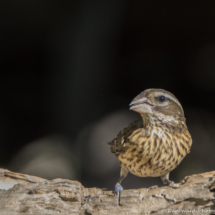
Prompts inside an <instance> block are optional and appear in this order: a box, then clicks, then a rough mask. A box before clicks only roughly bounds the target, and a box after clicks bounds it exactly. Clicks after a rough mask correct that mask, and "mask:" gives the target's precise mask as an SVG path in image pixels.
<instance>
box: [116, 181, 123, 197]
mask: <svg viewBox="0 0 215 215" xmlns="http://www.w3.org/2000/svg"><path fill="white" fill-rule="evenodd" d="M122 190H123V188H122V186H121V185H120V184H119V183H117V184H116V185H115V189H114V195H115V196H119V194H120V192H121V191H122Z"/></svg>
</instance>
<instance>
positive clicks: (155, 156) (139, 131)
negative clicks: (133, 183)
mask: <svg viewBox="0 0 215 215" xmlns="http://www.w3.org/2000/svg"><path fill="white" fill-rule="evenodd" d="M130 110H132V111H136V112H138V113H140V115H141V118H140V119H139V120H136V121H134V122H132V123H131V124H129V125H128V126H127V127H125V128H124V129H123V130H121V131H120V132H119V133H118V135H117V136H116V137H115V138H114V139H113V140H112V141H111V142H109V143H108V144H109V145H110V146H111V148H110V149H111V152H112V153H113V154H115V156H116V157H117V158H118V160H119V161H120V164H121V170H120V178H119V180H118V182H117V183H116V185H115V190H114V193H115V195H119V194H120V192H121V191H122V190H123V187H122V186H121V182H122V180H123V179H124V178H125V177H126V176H127V175H128V173H129V172H130V173H132V174H134V175H136V176H139V177H160V178H161V180H162V182H163V183H164V184H169V185H170V186H178V184H175V183H174V181H171V180H169V174H170V172H171V171H172V170H174V169H175V168H176V167H177V166H178V165H179V164H180V163H181V161H182V160H183V159H184V157H185V156H186V155H187V154H188V153H190V149H191V146H192V138H191V135H190V133H189V131H188V128H187V125H186V118H185V116H184V110H183V108H182V106H181V104H180V102H179V101H178V99H177V98H176V97H175V96H174V95H173V94H172V93H170V92H168V91H166V90H163V89H155V88H152V89H147V90H144V91H143V92H141V93H140V94H139V95H137V96H136V97H135V98H134V99H133V100H132V101H131V103H130Z"/></svg>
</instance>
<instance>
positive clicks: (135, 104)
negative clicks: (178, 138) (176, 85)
mask: <svg viewBox="0 0 215 215" xmlns="http://www.w3.org/2000/svg"><path fill="white" fill-rule="evenodd" d="M130 110H133V111H136V112H138V113H140V114H141V115H142V114H148V115H153V116H157V117H158V118H160V119H162V120H166V121H171V119H174V118H177V117H184V111H183V108H182V106H181V104H180V102H179V101H178V99H177V98H176V97H175V96H174V95H173V94H172V93H170V92H168V91H166V90H162V89H147V90H145V91H143V92H142V93H140V94H139V95H138V96H136V97H135V98H134V99H133V100H132V102H131V103H130Z"/></svg>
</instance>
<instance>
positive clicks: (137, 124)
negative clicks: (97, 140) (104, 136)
mask: <svg viewBox="0 0 215 215" xmlns="http://www.w3.org/2000/svg"><path fill="white" fill-rule="evenodd" d="M139 128H143V122H142V119H139V120H137V121H134V122H132V123H131V124H129V125H128V126H127V127H125V128H124V129H123V130H122V131H120V132H119V134H118V135H117V136H116V138H114V139H113V140H112V141H111V142H109V143H108V144H109V145H111V152H112V153H114V154H115V155H118V154H119V153H124V152H125V150H126V149H127V147H126V145H125V144H124V143H126V142H128V141H129V140H128V137H129V136H130V135H131V134H132V133H133V132H134V131H135V130H137V129H139Z"/></svg>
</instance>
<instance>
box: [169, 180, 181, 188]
mask: <svg viewBox="0 0 215 215" xmlns="http://www.w3.org/2000/svg"><path fill="white" fill-rule="evenodd" d="M169 186H170V187H179V184H176V183H175V182H174V181H169Z"/></svg>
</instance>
